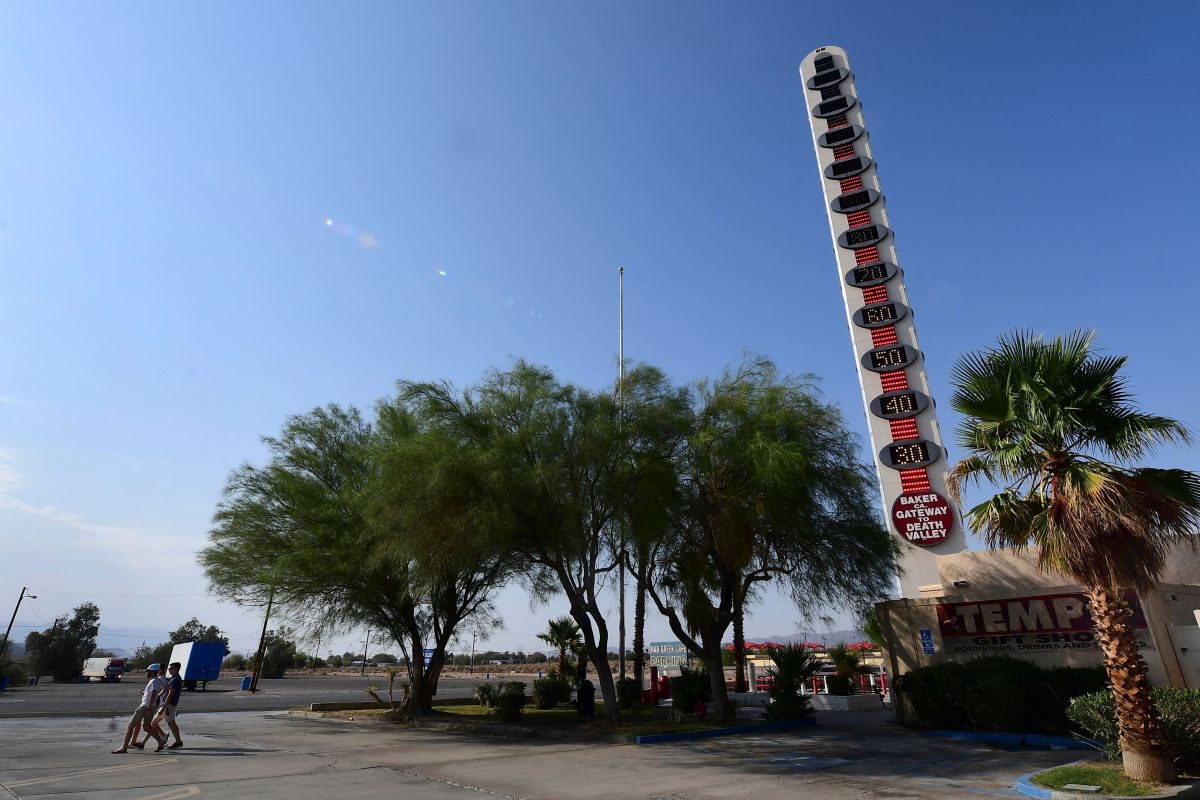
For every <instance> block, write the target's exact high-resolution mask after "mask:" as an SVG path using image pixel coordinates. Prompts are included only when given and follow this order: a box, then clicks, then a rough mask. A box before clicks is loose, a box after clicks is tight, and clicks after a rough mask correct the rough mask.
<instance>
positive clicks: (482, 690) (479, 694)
mask: <svg viewBox="0 0 1200 800" xmlns="http://www.w3.org/2000/svg"><path fill="white" fill-rule="evenodd" d="M473 694H474V695H475V701H476V702H477V703H479V705H481V706H483V707H484V708H491V707H493V706H494V705H495V704H496V697H497V696H498V695H499V694H500V690H499V689H498V688H497V686H496V684H494V683H477V684H475V688H474V690H473Z"/></svg>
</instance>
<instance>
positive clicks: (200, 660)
mask: <svg viewBox="0 0 1200 800" xmlns="http://www.w3.org/2000/svg"><path fill="white" fill-rule="evenodd" d="M224 660H225V643H224V642H184V643H183V644H177V645H175V646H174V647H172V648H171V658H170V660H169V661H167V664H174V663H175V662H176V661H178V662H179V665H180V666H179V677H181V678H183V686H184V688H185V689H187V690H188V691H189V692H194V691H196V687H197V686H199V687H200V689H201V690H205V689H207V688H208V682H209V681H215V680H216V679H217V678H219V677H220V675H221V662H222V661H224Z"/></svg>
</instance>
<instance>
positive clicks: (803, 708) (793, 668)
mask: <svg viewBox="0 0 1200 800" xmlns="http://www.w3.org/2000/svg"><path fill="white" fill-rule="evenodd" d="M767 654H768V655H769V656H770V657H771V661H772V662H773V663H772V666H770V667H768V668H767V675H769V676H771V678H773V680H772V682H771V685H770V686H769V687H768V688H767V693H768V694H769V695H770V696H771V705H769V706H767V717H768V719H779V720H783V719H799V718H800V717H803V716H804V715H805V714H808V713H810V712H811V710H812V709H811V708H810V706H809V701H808V697H807V696H806V695H805V694H804V692H803V687H804V685H805V683H806V682H807V681H808V680H810V679H811V678H812V676H813V675H815V674H817V671H818V670H820V669H821V660H820V659H819V658H817V657H816V656H815V655H814V654H813V652H812V651H811V650H808V649H806V648H804V647H797V646H796V645H788V646H787V647H768V648H767Z"/></svg>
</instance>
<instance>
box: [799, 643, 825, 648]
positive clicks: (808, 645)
mask: <svg viewBox="0 0 1200 800" xmlns="http://www.w3.org/2000/svg"><path fill="white" fill-rule="evenodd" d="M800 647H803V648H805V649H807V650H824V649H825V644H824V642H800Z"/></svg>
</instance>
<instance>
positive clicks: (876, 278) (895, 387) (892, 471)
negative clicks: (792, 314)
mask: <svg viewBox="0 0 1200 800" xmlns="http://www.w3.org/2000/svg"><path fill="white" fill-rule="evenodd" d="M800 79H801V80H802V81H803V82H804V89H805V96H806V97H807V99H808V108H809V124H810V125H811V126H812V135H813V144H814V146H815V148H816V151H817V163H818V165H819V167H820V170H821V186H822V189H823V190H824V192H825V203H826V208H827V211H828V214H829V228H830V231H831V232H832V234H833V241H834V246H833V250H834V254H835V256H836V258H837V264H838V277H839V279H840V282H841V286H842V298H843V300H844V301H845V304H846V317H847V320H848V323H849V327H850V338H851V341H852V342H853V344H854V355H855V362H856V364H857V366H858V379H859V384H860V385H861V387H862V392H863V403H864V404H865V405H866V408H867V421H868V424H869V425H870V429H871V443H872V445H873V449H874V451H875V466H876V469H877V470H878V471H879V484H880V488H881V490H882V492H883V505H884V512H885V513H886V514H887V517H888V520H889V522H890V524H891V526H892V529H893V530H894V531H895V533H896V535H898V536H899V537H900V538H901V540H902V541H903V543H904V544H903V545H902V550H903V555H902V557H901V567H902V570H903V574H902V575H901V577H900V585H901V589H902V592H903V594H904V596H905V597H919V596H920V594H921V591H920V590H921V588H922V587H926V586H928V587H930V588H931V589H932V587H933V586H934V585H938V588H939V589H940V584H939V579H938V572H937V564H936V562H935V556H937V555H947V554H949V553H957V552H959V551H961V550H963V549H964V539H963V535H962V528H961V526H960V524H959V521H958V513H957V509H955V508H954V506H953V505H952V504H951V503H950V502H949V501H948V500H947V499H946V482H945V472H946V468H947V465H946V456H945V449H944V448H943V446H942V437H941V432H940V430H939V428H938V422H937V415H936V412H935V410H934V403H933V401H932V400H931V399H930V396H929V382H928V380H927V379H926V377H925V369H924V363H923V362H924V358H923V356H922V354H921V349H920V345H919V344H918V343H917V332H916V329H915V328H914V327H913V314H912V309H911V308H910V307H909V304H908V292H907V291H906V290H905V288H904V272H903V270H901V269H900V264H899V261H898V259H897V257H896V248H895V246H894V244H893V242H892V239H893V236H892V230H891V221H890V220H889V219H888V215H887V209H886V208H885V207H884V197H883V193H882V187H881V186H880V184H879V177H878V175H877V174H876V170H875V160H874V159H873V158H872V154H871V146H870V143H869V136H868V134H867V124H866V121H865V120H864V119H863V115H862V106H861V104H860V103H859V102H858V92H857V90H856V89H855V86H854V76H853V74H852V73H851V72H850V61H849V59H848V58H847V57H846V52H845V51H844V50H842V49H841V48H838V47H822V48H820V49H818V50H816V51H814V52H812V53H810V54H809V55H808V57H807V58H805V59H804V61H803V62H802V63H801V64H800Z"/></svg>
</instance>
